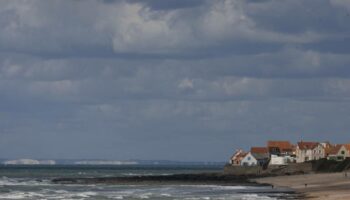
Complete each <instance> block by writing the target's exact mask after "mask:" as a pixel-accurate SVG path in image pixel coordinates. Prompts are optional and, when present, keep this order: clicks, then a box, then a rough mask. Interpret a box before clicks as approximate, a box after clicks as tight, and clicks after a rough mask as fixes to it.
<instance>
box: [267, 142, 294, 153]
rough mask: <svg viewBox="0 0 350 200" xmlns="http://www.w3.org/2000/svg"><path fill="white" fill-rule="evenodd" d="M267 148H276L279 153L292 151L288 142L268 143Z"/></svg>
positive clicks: (291, 146)
mask: <svg viewBox="0 0 350 200" xmlns="http://www.w3.org/2000/svg"><path fill="white" fill-rule="evenodd" d="M267 147H268V148H271V147H278V148H279V149H280V150H281V151H284V150H293V145H292V144H291V143H290V142H289V141H268V142H267Z"/></svg>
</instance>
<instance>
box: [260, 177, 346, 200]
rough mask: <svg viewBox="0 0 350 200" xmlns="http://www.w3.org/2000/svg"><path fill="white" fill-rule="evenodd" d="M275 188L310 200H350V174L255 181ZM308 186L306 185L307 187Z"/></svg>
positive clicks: (273, 178)
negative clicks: (287, 189) (281, 188)
mask: <svg viewBox="0 0 350 200" xmlns="http://www.w3.org/2000/svg"><path fill="white" fill-rule="evenodd" d="M254 181H256V182H258V183H268V184H272V185H274V187H288V188H292V189H294V190H295V191H297V192H300V193H302V194H305V196H306V198H310V199H321V200H326V199H327V200H328V199H337V200H339V199H344V200H345V199H346V200H349V199H350V173H349V172H348V175H347V176H346V175H345V173H324V174H305V175H293V176H278V177H268V178H259V179H254ZM305 184H306V185H305Z"/></svg>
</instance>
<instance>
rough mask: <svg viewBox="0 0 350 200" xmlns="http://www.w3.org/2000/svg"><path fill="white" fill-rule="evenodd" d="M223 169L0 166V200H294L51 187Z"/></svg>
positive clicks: (259, 190)
mask: <svg viewBox="0 0 350 200" xmlns="http://www.w3.org/2000/svg"><path fill="white" fill-rule="evenodd" d="M221 171H222V166H198V165H195V166H187V165H186V166H179V165H169V166H163V165H162V166H157V165H130V166H124V165H122V166H118V165H117V166H99V165H81V166H80V165H53V166H45V165H39V166H37V165H32V166H22V165H21V166H18V165H0V199H28V200H49V199H56V200H58V199H65V200H70V199H71V200H78V199H81V200H83V199H84V200H90V199H96V200H97V199H127V200H138V199H154V200H235V199H242V200H272V199H295V198H296V196H295V194H293V193H291V192H290V191H288V190H286V189H278V188H271V187H267V186H261V187H260V186H259V187H256V186H254V187H253V186H240V185H235V186H223V185H204V184H203V185H201V184H198V185H186V184H173V185H168V184H164V185H163V184H145V185H133V184H130V185H107V184H92V185H77V184H54V183H52V182H51V180H52V179H54V178H58V177H116V176H135V175H170V174H184V173H203V172H221Z"/></svg>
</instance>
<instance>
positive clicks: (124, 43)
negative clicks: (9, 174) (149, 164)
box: [0, 0, 350, 161]
mask: <svg viewBox="0 0 350 200" xmlns="http://www.w3.org/2000/svg"><path fill="white" fill-rule="evenodd" d="M349 21H350V1H344V0H319V1H299V0H285V1H280V0H167V1H164V0H148V1H141V0H128V1H127V0H119V1H114V0H52V1H46V0H27V1H26V0H23V1H22V0H21V1H19V0H3V1H0V27H1V29H0V157H1V158H36V159H40V158H45V159H47V158H50V159H82V158H84V159H115V160H129V159H142V160H150V159H152V160H159V159H160V160H178V161H226V160H228V159H229V156H230V155H231V154H232V153H233V152H234V151H235V150H236V149H238V148H244V149H246V150H248V149H249V147H250V146H261V145H265V144H266V140H269V139H274V140H290V141H292V142H296V141H299V140H304V141H326V140H329V141H331V142H334V143H345V142H350V102H349V100H350V23H349Z"/></svg>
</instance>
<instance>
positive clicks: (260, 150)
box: [250, 147, 269, 154]
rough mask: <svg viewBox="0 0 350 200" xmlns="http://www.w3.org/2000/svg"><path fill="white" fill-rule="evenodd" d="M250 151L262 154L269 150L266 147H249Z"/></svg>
mask: <svg viewBox="0 0 350 200" xmlns="http://www.w3.org/2000/svg"><path fill="white" fill-rule="evenodd" d="M250 152H251V153H258V154H263V153H268V152H269V150H268V149H267V148H266V147H252V148H250Z"/></svg>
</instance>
